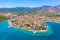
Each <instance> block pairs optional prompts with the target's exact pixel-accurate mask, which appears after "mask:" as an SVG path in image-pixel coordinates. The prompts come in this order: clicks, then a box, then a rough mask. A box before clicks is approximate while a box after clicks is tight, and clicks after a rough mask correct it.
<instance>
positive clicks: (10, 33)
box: [0, 20, 60, 40]
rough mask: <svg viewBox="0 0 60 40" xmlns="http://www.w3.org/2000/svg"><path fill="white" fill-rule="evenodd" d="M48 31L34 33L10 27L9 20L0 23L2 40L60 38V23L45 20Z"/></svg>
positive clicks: (50, 39) (0, 39) (56, 39)
mask: <svg viewBox="0 0 60 40" xmlns="http://www.w3.org/2000/svg"><path fill="white" fill-rule="evenodd" d="M45 24H46V25H47V26H48V31H47V32H45V33H42V32H41V33H36V34H34V33H32V32H29V31H27V30H21V29H17V28H8V26H9V24H8V20H6V21H4V22H2V23H0V40H60V24H57V23H54V22H45Z"/></svg>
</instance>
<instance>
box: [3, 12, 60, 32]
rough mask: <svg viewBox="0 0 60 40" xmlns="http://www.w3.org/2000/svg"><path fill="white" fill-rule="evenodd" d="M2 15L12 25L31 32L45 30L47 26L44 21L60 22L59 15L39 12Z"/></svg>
mask: <svg viewBox="0 0 60 40" xmlns="http://www.w3.org/2000/svg"><path fill="white" fill-rule="evenodd" d="M3 15H4V16H6V17H7V18H8V19H9V24H10V25H13V27H16V28H20V29H24V30H28V31H32V32H33V33H36V32H46V31H47V29H48V27H47V25H45V24H44V22H60V19H59V18H60V17H48V16H45V15H40V14H27V15H17V14H11V13H6V14H3ZM9 27H12V26H9Z"/></svg>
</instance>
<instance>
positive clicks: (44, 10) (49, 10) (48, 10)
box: [0, 5, 60, 15]
mask: <svg viewBox="0 0 60 40" xmlns="http://www.w3.org/2000/svg"><path fill="white" fill-rule="evenodd" d="M9 12H10V13H14V14H20V15H21V14H22V15H23V14H32V13H35V14H36V13H39V14H48V15H50V14H56V15H60V5H58V6H42V7H35V8H29V7H16V8H0V14H1V13H9Z"/></svg>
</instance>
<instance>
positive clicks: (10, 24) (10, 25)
mask: <svg viewBox="0 0 60 40" xmlns="http://www.w3.org/2000/svg"><path fill="white" fill-rule="evenodd" d="M8 23H9V26H8V27H9V28H11V27H13V25H12V23H11V22H10V21H9V20H8ZM14 28H19V27H14ZM20 29H22V28H20ZM47 29H48V27H47ZM47 29H46V30H40V31H34V30H27V29H22V30H27V31H31V32H33V33H37V32H46V31H47Z"/></svg>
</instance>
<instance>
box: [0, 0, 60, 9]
mask: <svg viewBox="0 0 60 40" xmlns="http://www.w3.org/2000/svg"><path fill="white" fill-rule="evenodd" d="M45 5H46V6H47V5H48V6H56V5H60V0H0V8H13V7H40V6H45Z"/></svg>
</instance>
